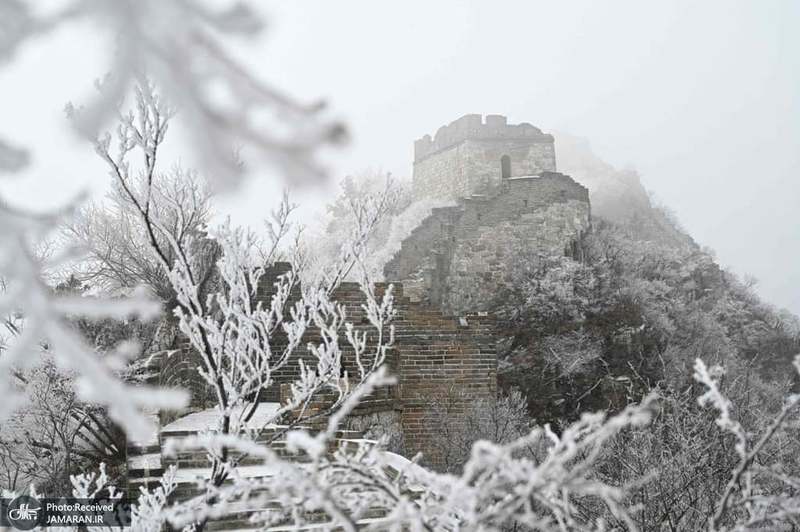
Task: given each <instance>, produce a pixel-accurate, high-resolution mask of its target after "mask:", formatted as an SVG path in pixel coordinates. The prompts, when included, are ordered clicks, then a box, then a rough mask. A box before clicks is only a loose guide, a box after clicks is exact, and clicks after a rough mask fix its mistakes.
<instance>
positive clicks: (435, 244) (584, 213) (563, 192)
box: [384, 115, 590, 314]
mask: <svg viewBox="0 0 800 532" xmlns="http://www.w3.org/2000/svg"><path fill="white" fill-rule="evenodd" d="M555 166H556V164H555V152H554V146H553V137H552V136H551V135H547V134H544V133H542V132H541V131H540V130H539V129H537V128H535V127H533V126H532V125H530V124H519V125H508V124H507V123H506V118H505V117H503V116H497V115H489V116H487V117H486V120H485V122H484V121H482V120H481V117H480V115H466V116H463V117H461V118H459V119H458V120H456V121H455V122H453V123H451V124H450V125H448V126H444V127H442V128H440V129H439V131H438V132H437V133H436V136H435V138H434V139H431V137H430V136H429V135H426V136H425V137H423V138H422V139H420V140H418V141H417V142H416V143H415V160H414V184H413V186H414V195H415V196H416V197H418V198H423V197H431V196H432V197H440V198H448V199H454V200H456V201H457V203H456V205H455V206H452V207H444V208H438V209H433V212H432V213H431V215H430V216H429V217H427V218H426V219H424V220H422V221H421V223H420V225H419V226H418V227H417V228H416V229H415V230H414V231H413V232H412V234H411V235H410V236H409V237H408V238H406V239H405V240H404V241H403V243H402V246H401V249H400V251H399V252H398V253H397V254H396V255H395V257H394V258H393V259H392V260H391V261H390V262H389V263H388V264H387V265H386V267H385V269H384V274H385V277H386V279H387V280H388V281H396V282H402V283H403V284H404V286H405V291H406V294H407V295H409V297H410V298H411V299H412V300H416V301H420V302H427V303H429V304H432V305H434V306H437V307H440V308H441V309H442V310H443V311H445V312H446V313H450V314H461V313H465V312H476V311H482V310H487V309H488V308H489V307H490V306H491V305H492V303H493V302H494V296H495V295H496V294H497V288H498V286H499V285H500V284H501V283H502V282H504V281H506V280H507V277H508V275H509V273H510V271H509V268H508V266H509V262H510V261H512V260H514V259H515V258H516V257H520V256H523V257H524V258H525V260H532V259H535V257H536V256H539V255H554V254H562V255H563V254H566V255H570V256H573V257H575V258H580V256H581V239H582V236H583V235H584V234H585V232H586V231H587V230H588V229H589V226H590V208H589V193H588V190H587V189H586V188H585V187H583V186H581V185H580V184H578V183H577V182H575V181H574V180H573V179H572V178H570V177H568V176H566V175H563V174H559V173H557V172H556V171H555Z"/></svg>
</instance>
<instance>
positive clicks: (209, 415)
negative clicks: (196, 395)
mask: <svg viewBox="0 0 800 532" xmlns="http://www.w3.org/2000/svg"><path fill="white" fill-rule="evenodd" d="M279 408H280V403H261V404H259V405H258V408H257V409H256V412H255V414H253V417H252V418H251V419H250V421H249V422H248V423H247V426H248V427H250V428H259V427H263V426H264V425H265V424H267V422H269V421H270V420H272V419H273V417H274V416H275V413H276V412H277V411H278V409H279ZM240 412H241V409H236V410H234V412H233V415H234V416H236V415H237V414H239V413H240ZM218 419H219V411H218V410H217V409H215V408H211V409H208V410H202V411H200V412H195V413H193V414H189V415H188V416H184V417H182V418H180V419H177V420H175V421H173V422H172V423H170V424H169V425H166V426H165V427H163V428H162V429H161V431H162V432H198V431H201V430H206V429H213V428H215V427H216V426H217V420H218Z"/></svg>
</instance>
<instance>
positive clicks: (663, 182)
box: [0, 0, 800, 313]
mask: <svg viewBox="0 0 800 532" xmlns="http://www.w3.org/2000/svg"><path fill="white" fill-rule="evenodd" d="M264 4H265V6H266V7H265V13H266V14H267V16H268V22H269V28H268V31H267V32H266V34H265V36H264V37H263V38H261V39H260V40H258V41H256V42H250V43H245V44H244V45H243V46H241V48H237V50H239V49H240V50H241V52H242V54H243V56H242V57H243V60H244V61H246V62H247V63H248V64H249V65H250V66H251V67H252V68H254V69H255V70H256V71H257V72H258V73H259V74H260V75H261V76H262V77H263V78H264V79H265V80H267V81H269V82H271V83H273V84H275V85H278V86H280V87H283V88H284V89H285V90H286V91H288V92H289V93H292V94H294V95H296V96H298V97H301V98H304V99H309V100H310V99H315V98H318V97H323V98H325V99H326V100H327V101H328V102H329V104H330V107H331V109H332V111H333V112H334V113H335V114H336V115H337V116H340V117H341V118H343V119H344V120H345V121H346V122H347V123H348V124H349V126H350V130H351V132H352V136H353V142H352V143H351V145H350V146H349V147H348V148H347V149H345V150H344V151H342V152H341V153H338V154H335V155H334V156H332V157H331V160H330V165H331V171H332V175H333V176H342V175H345V174H347V173H353V172H357V171H359V170H360V169H363V168H366V167H374V168H382V169H384V170H386V171H391V172H392V173H394V174H396V175H400V176H408V175H410V173H411V161H412V143H413V140H414V139H415V138H417V137H420V136H422V135H423V134H425V133H431V134H432V133H434V132H435V130H436V129H437V128H438V127H439V126H441V125H443V124H445V123H448V122H450V121H452V120H454V119H456V118H458V117H459V116H461V115H463V114H467V113H481V114H487V113H497V114H505V115H507V116H508V117H509V120H510V121H512V122H520V121H525V122H531V123H533V124H534V125H536V126H538V127H540V128H542V129H543V130H545V131H564V132H568V133H571V134H573V135H578V136H583V137H586V138H588V139H589V141H590V143H591V145H592V147H593V150H594V151H595V153H596V154H598V155H599V156H600V157H601V158H603V159H605V160H606V161H608V162H610V163H612V164H614V165H616V166H618V167H633V168H635V169H637V170H638V171H639V173H640V174H641V176H642V181H643V183H644V185H645V187H646V188H647V189H649V190H651V191H652V192H653V193H654V194H655V196H656V197H657V198H658V199H659V200H660V201H661V202H663V203H664V204H666V205H667V206H669V207H670V208H671V209H672V210H673V211H674V212H675V213H676V214H677V216H678V218H679V220H680V221H681V223H682V224H683V225H684V226H685V227H686V228H687V229H688V231H689V232H690V233H691V235H692V236H693V237H694V238H695V239H696V240H697V241H698V242H699V243H700V244H703V245H706V246H709V247H711V248H713V249H714V250H716V252H717V257H718V259H719V261H720V262H721V263H722V264H723V266H727V267H730V268H731V269H733V270H734V271H736V272H737V273H740V274H744V273H749V274H752V275H754V276H755V277H756V278H758V279H759V282H760V290H761V293H762V294H763V295H764V297H765V298H766V299H767V300H769V301H770V302H772V303H774V304H776V305H778V306H782V307H788V308H790V309H791V310H793V311H794V312H795V313H800V267H798V265H799V264H800V212H798V200H800V184H798V177H799V175H798V174H800V99H799V98H798V96H800V36H798V35H799V34H800V2H797V1H793V0H787V1H784V2H780V1H769V0H764V1H761V0H758V1H757V0H753V1H750V2H734V1H719V2H712V1H704V2H696V1H691V2H690V1H686V2H641V1H626V2H623V1H615V2H558V1H553V0H550V1H547V2H534V1H524V2H523V1H513V2H502V1H497V0H492V1H485V2H466V1H446V0H444V1H443V0H437V1H430V0H428V1H411V0H404V1H402V2H392V3H390V2H374V1H373V2H370V1H362V2H355V1H342V0H338V1H335V2H331V1H324V0H320V1H313V2H311V1H301V0H297V1H292V2H280V3H278V2H266V3H264ZM87 30H92V28H82V29H81V28H79V30H78V31H76V30H75V29H74V28H73V29H72V30H71V31H62V32H60V33H58V34H56V35H55V36H53V37H51V38H48V39H46V40H43V41H40V42H37V43H35V44H33V45H30V46H28V47H27V48H25V49H24V50H23V53H21V54H20V55H19V56H18V57H17V61H15V62H14V63H13V64H11V65H10V67H8V68H4V69H2V70H0V95H1V96H2V97H1V98H0V132H1V133H2V134H3V135H5V136H8V137H11V138H14V139H16V140H18V141H21V142H23V143H26V144H28V145H33V146H37V145H38V146H40V149H39V150H38V151H37V152H36V153H35V155H37V154H38V155H42V153H44V152H46V154H47V157H46V158H44V157H41V156H40V157H38V158H37V159H36V160H35V163H34V165H33V166H32V167H31V169H30V171H28V172H26V173H25V174H23V175H21V176H18V177H16V178H14V179H15V181H14V182H12V183H4V184H2V185H0V187H1V188H0V189H1V190H3V191H4V192H5V193H6V194H7V195H10V197H11V198H12V199H14V200H16V201H18V202H20V203H22V204H26V205H31V206H38V207H44V206H50V205H54V204H58V203H59V202H61V201H64V200H65V199H67V198H69V197H70V196H71V195H74V194H77V193H78V192H79V191H80V190H82V189H85V188H88V189H89V190H91V191H93V192H94V193H100V192H102V190H103V187H104V186H105V185H106V183H107V178H106V176H105V171H104V169H103V167H102V165H100V164H99V162H98V161H96V159H95V157H94V156H93V154H92V152H91V149H89V148H88V147H86V146H85V144H83V143H82V142H81V141H79V140H77V139H75V138H74V136H72V135H71V134H70V133H69V131H68V130H67V129H66V127H65V123H64V118H63V112H62V110H63V107H64V104H65V103H66V101H68V100H72V101H74V102H76V103H80V101H81V99H82V98H85V96H86V95H87V94H90V92H91V84H92V81H93V80H94V79H95V78H97V77H99V76H101V75H102V74H103V67H102V65H103V62H104V60H105V59H106V58H107V55H108V51H107V50H104V49H102V48H101V47H100V46H99V43H100V42H101V41H99V40H98V39H96V38H95V37H93V35H94V34H96V32H94V31H87ZM42 148H46V150H44V149H42ZM173 153H175V154H178V153H184V151H183V150H181V149H180V148H176V147H173ZM190 163H191V161H189V162H188V163H187V160H186V158H185V157H184V164H190ZM259 173H260V172H259ZM263 173H268V172H267V171H265V172H263ZM263 177H264V178H263V179H259V180H257V181H252V182H251V185H250V186H249V187H248V189H247V190H245V191H244V192H242V193H240V194H239V195H237V196H236V197H232V198H228V199H226V200H225V202H224V203H223V206H222V210H223V211H224V212H231V213H232V214H233V215H234V217H235V219H236V220H237V221H239V222H242V223H250V222H256V221H257V220H259V219H260V218H262V217H263V216H264V214H265V212H266V211H267V210H268V207H269V205H270V204H271V202H272V201H273V200H274V197H275V195H276V191H277V190H278V187H277V186H275V185H274V183H275V180H274V179H271V178H270V176H263ZM331 190H332V189H331ZM315 197H316V198H324V197H325V195H321V194H317V195H316V196H315ZM319 201H320V200H319V199H317V200H316V202H317V203H319ZM0 230H1V228H0Z"/></svg>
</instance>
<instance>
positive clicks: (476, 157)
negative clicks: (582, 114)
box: [414, 115, 556, 199]
mask: <svg viewBox="0 0 800 532" xmlns="http://www.w3.org/2000/svg"><path fill="white" fill-rule="evenodd" d="M503 156H508V157H509V159H510V170H511V172H510V176H511V177H515V176H527V175H537V174H539V173H540V172H542V171H555V169H556V161H555V148H554V145H553V137H552V136H551V135H547V134H545V133H542V131H541V130H540V129H538V128H536V127H534V126H532V125H530V124H526V123H523V124H517V125H509V124H507V121H506V117H504V116H499V115H488V116H487V117H486V120H485V122H484V121H483V120H482V118H481V115H465V116H463V117H461V118H459V119H458V120H456V121H454V122H452V123H451V124H449V125H447V126H444V127H442V128H439V131H437V133H436V136H435V137H434V138H433V139H432V138H431V137H430V135H425V136H424V137H423V138H421V139H419V140H417V141H416V142H415V143H414V194H415V197H416V198H417V199H423V198H449V199H456V198H463V197H468V196H470V195H472V194H493V193H495V192H496V191H497V189H498V187H500V185H501V158H502V157H503Z"/></svg>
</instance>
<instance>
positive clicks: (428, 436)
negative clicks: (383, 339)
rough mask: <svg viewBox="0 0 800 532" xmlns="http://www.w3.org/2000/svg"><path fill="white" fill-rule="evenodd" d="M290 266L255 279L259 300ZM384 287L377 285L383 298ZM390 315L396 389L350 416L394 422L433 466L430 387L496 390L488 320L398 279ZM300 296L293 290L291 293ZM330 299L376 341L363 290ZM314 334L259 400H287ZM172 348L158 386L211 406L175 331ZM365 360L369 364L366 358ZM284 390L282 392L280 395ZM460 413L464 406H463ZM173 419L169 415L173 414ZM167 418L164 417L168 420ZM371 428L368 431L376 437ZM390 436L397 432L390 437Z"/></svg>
mask: <svg viewBox="0 0 800 532" xmlns="http://www.w3.org/2000/svg"><path fill="white" fill-rule="evenodd" d="M287 268H288V265H285V264H277V265H276V266H275V267H274V268H272V269H270V270H269V271H268V272H267V273H266V274H265V275H264V276H263V277H262V279H261V282H260V284H259V286H258V288H257V297H256V300H257V301H262V302H264V303H266V302H268V301H269V299H270V298H271V297H272V295H273V294H274V293H275V289H274V282H275V279H276V276H277V275H281V274H282V273H284V272H285V271H286V269H287ZM387 286H388V285H387V284H377V285H375V289H376V293H377V294H378V295H379V296H381V295H382V294H383V293H384V291H385V290H386V288H387ZM393 294H394V301H395V310H396V315H395V318H394V320H393V321H392V325H393V326H394V329H395V343H394V346H393V348H392V349H390V350H389V352H388V353H387V359H386V364H387V365H388V366H389V371H390V373H391V374H393V375H395V376H396V377H397V379H398V384H397V385H396V386H391V387H386V388H384V389H381V390H377V391H376V392H375V393H373V394H372V395H370V396H369V397H367V398H366V399H365V400H364V401H363V402H362V403H361V404H360V405H359V407H358V408H357V409H356V411H355V412H354V416H355V417H357V418H362V419H368V418H369V417H374V416H376V415H377V416H382V419H387V416H388V418H389V419H395V420H397V423H396V425H399V427H397V426H396V425H395V426H388V425H386V429H385V430H389V431H395V430H397V429H398V428H399V430H400V432H401V439H402V447H403V449H404V450H405V452H406V453H407V454H408V456H413V455H414V454H416V453H417V452H422V453H423V455H424V459H423V461H424V462H425V463H427V464H430V465H433V466H436V465H437V464H438V463H439V459H438V458H437V454H436V446H434V445H433V444H432V443H433V440H434V439H435V438H436V437H437V427H436V426H432V425H431V424H430V423H426V422H425V419H426V417H429V416H428V414H429V413H430V411H431V408H432V404H431V399H432V398H433V397H434V396H435V395H436V392H441V390H445V389H448V388H451V387H453V386H455V387H458V389H460V390H463V391H465V392H466V393H465V395H464V397H463V399H462V400H463V401H464V403H465V405H464V406H466V402H467V401H469V400H471V399H474V398H477V397H494V395H495V393H496V387H497V361H496V356H495V345H494V339H493V337H492V319H491V318H490V317H488V316H479V315H469V316H463V317H455V316H445V315H443V314H442V313H441V312H440V311H438V310H436V309H433V308H431V307H429V306H427V305H424V304H421V303H418V302H412V301H411V299H410V298H408V297H406V295H405V294H404V293H403V286H402V285H401V284H397V285H394V287H393ZM294 297H299V292H296V293H295V294H294ZM333 298H334V300H336V301H337V302H338V303H339V304H341V305H343V306H344V307H345V309H346V313H347V319H348V321H350V322H351V323H353V324H354V325H355V328H356V330H363V331H368V333H369V334H370V337H371V338H374V336H375V335H374V330H373V328H372V327H371V325H369V324H368V323H367V320H366V315H365V314H366V313H365V311H364V309H363V308H362V306H361V305H362V303H363V302H364V295H363V293H362V292H361V290H360V287H359V285H358V284H356V283H342V284H341V285H340V287H339V288H338V289H337V290H336V292H335V293H334V295H333ZM318 339H319V336H318V333H316V332H315V331H313V330H312V331H309V332H308V333H307V335H306V337H305V338H304V342H303V343H302V345H301V347H300V348H299V349H297V350H296V351H295V353H293V354H292V357H291V359H290V361H289V363H288V364H287V365H286V366H284V367H283V368H282V369H280V370H279V371H276V372H275V373H274V374H273V378H274V384H273V386H272V387H270V389H268V390H267V393H265V394H264V395H263V397H262V400H263V401H274V402H278V401H281V400H282V398H283V400H284V401H285V399H286V395H287V393H288V388H287V385H288V384H289V383H291V382H294V381H295V380H296V379H297V377H298V376H299V361H300V360H301V359H303V360H306V361H308V362H309V363H314V362H313V360H314V359H313V357H312V355H310V353H309V352H308V350H307V349H306V345H307V343H308V342H314V341H317V340H318ZM273 341H274V344H273V345H274V348H280V347H281V346H282V345H285V344H282V343H281V339H280V337H277V338H274V339H273ZM340 345H341V346H342V347H343V366H344V368H345V369H346V370H347V371H348V372H349V373H350V374H351V375H355V374H356V372H357V369H356V363H355V355H354V353H353V350H352V349H351V348H350V347H349V346H347V342H346V340H345V339H344V338H342V339H341V343H340ZM174 348H175V349H176V352H175V353H174V354H173V355H171V356H170V357H169V358H168V359H165V360H164V361H162V362H163V366H162V369H161V377H160V380H161V382H162V383H174V384H179V385H181V386H184V387H187V388H189V389H190V390H191V392H192V408H191V410H201V409H205V408H210V407H211V406H212V405H213V400H214V398H213V396H212V394H211V390H210V389H209V388H208V386H207V385H206V384H205V383H204V382H203V381H202V379H201V378H200V377H199V375H198V374H197V370H196V368H197V366H198V365H200V364H201V360H200V357H199V355H198V354H197V353H196V352H195V351H194V350H193V349H192V348H191V346H190V345H189V343H188V341H187V340H186V339H185V338H183V337H182V336H180V335H179V336H178V337H177V338H176V341H175V346H174ZM365 362H369V359H367V360H366V361H365ZM282 392H283V393H282ZM330 400H331V397H330V396H329V394H327V395H326V394H325V393H322V394H320V397H317V398H315V401H314V402H313V405H315V407H319V408H321V406H320V405H324V404H326V403H329V402H330ZM464 410H466V408H465V409H464ZM175 417H176V416H175V415H173V416H171V418H170V419H174V418H175ZM170 419H168V420H167V421H169V420H170ZM378 435H379V434H377V433H376V432H375V431H373V432H372V433H371V436H378ZM389 435H390V436H391V437H393V438H395V437H397V435H395V434H389Z"/></svg>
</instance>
